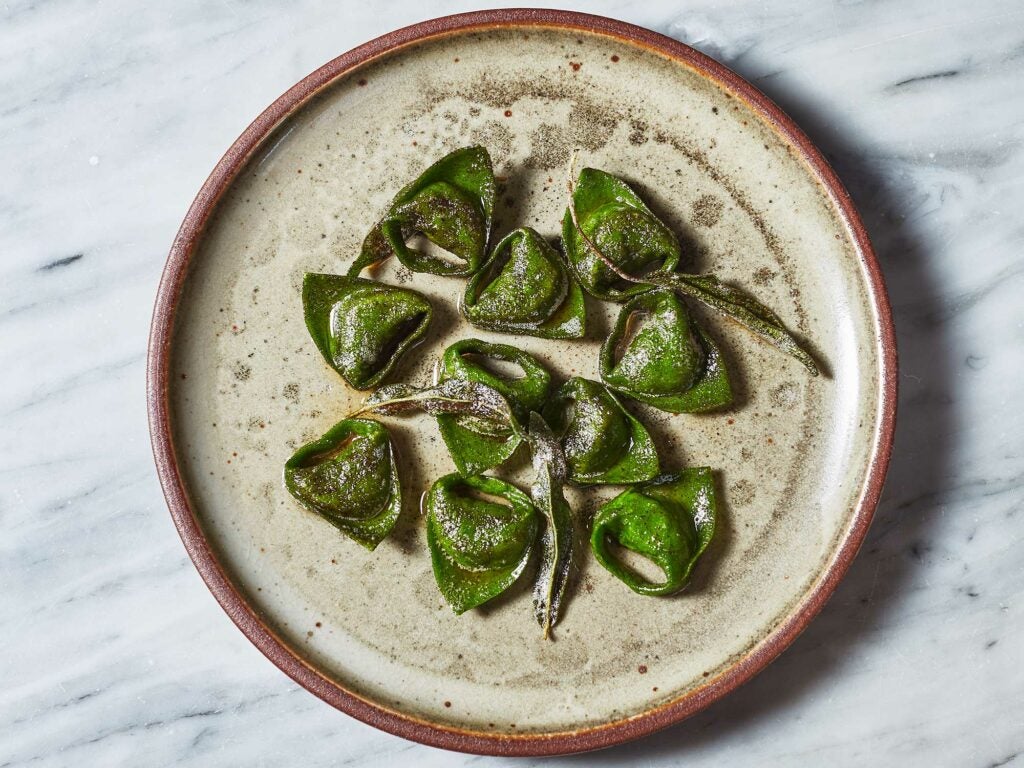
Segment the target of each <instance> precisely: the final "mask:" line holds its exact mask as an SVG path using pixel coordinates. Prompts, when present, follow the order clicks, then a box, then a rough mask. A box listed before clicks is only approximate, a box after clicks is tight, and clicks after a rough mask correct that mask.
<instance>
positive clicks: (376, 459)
mask: <svg viewBox="0 0 1024 768" xmlns="http://www.w3.org/2000/svg"><path fill="white" fill-rule="evenodd" d="M284 484H285V487H286V488H287V489H288V492H289V493H290V494H291V495H292V496H294V497H295V499H296V500H297V501H298V502H299V503H300V504H302V506H304V507H305V508H306V509H308V510H310V511H311V512H315V513H316V514H318V515H320V517H322V518H324V519H325V520H327V521H328V522H329V523H331V524H332V525H334V526H335V527H336V528H337V529H338V530H340V531H341V532H342V533H344V534H346V535H347V536H349V537H350V538H352V539H353V540H355V541H357V542H358V543H359V544H362V545H363V546H364V547H366V548H367V549H369V550H372V549H374V548H375V547H376V546H377V545H378V544H379V543H380V542H381V540H382V539H383V538H384V537H385V536H387V535H388V534H389V533H390V532H391V529H392V528H394V526H395V522H396V521H397V520H398V515H399V513H400V512H401V510H402V488H401V485H400V484H399V480H398V469H397V467H396V466H395V456H394V451H393V450H392V448H391V438H390V436H389V435H388V431H387V429H386V428H385V427H384V426H383V425H382V424H380V423H379V422H376V421H373V420H372V419H351V418H350V419H345V420H344V421H341V422H338V423H337V424H335V425H334V426H333V427H331V429H330V430H328V431H327V433H326V434H324V436H323V437H321V438H320V439H319V440H315V441H313V442H312V443H308V444H307V445H304V446H302V447H301V448H299V449H298V450H297V451H296V452H295V453H294V454H293V455H292V457H291V458H290V459H288V461H287V462H286V463H285V465H284Z"/></svg>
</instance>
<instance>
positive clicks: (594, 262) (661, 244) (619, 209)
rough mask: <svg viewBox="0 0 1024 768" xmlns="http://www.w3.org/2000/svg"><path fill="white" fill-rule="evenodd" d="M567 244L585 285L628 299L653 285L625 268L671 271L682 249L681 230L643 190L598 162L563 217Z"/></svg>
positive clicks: (581, 182)
mask: <svg viewBox="0 0 1024 768" xmlns="http://www.w3.org/2000/svg"><path fill="white" fill-rule="evenodd" d="M562 245H563V247H564V248H565V255H566V257H567V258H568V260H569V263H570V264H571V265H572V266H573V269H574V270H575V271H576V275H577V276H578V277H579V280H580V283H582V284H583V288H584V289H585V290H586V291H587V292H588V293H590V294H592V295H593V296H596V297H597V298H599V299H605V300H606V301H624V300H626V299H627V298H629V297H630V296H635V295H636V294H638V293H642V292H644V291H647V290H650V286H648V285H646V284H644V283H641V282H636V281H630V280H624V279H623V278H622V276H621V275H620V274H619V273H620V272H621V273H625V274H627V275H641V274H643V273H645V272H648V271H652V270H663V271H665V272H671V271H673V270H674V269H675V268H676V265H677V264H678V262H679V255H680V251H679V243H678V242H677V241H676V237H675V235H673V234H672V231H671V230H670V229H669V228H668V227H666V226H665V225H664V224H663V223H662V222H661V221H660V220H659V219H658V217H657V216H655V215H654V214H653V213H652V212H651V210H650V209H649V208H648V207H647V206H646V205H645V204H644V201H643V200H641V199H640V196H639V195H637V194H636V192H634V191H633V190H632V189H631V188H630V187H629V185H628V184H626V183H625V182H624V181H622V180H621V179H618V178H616V177H615V176H612V175H611V174H610V173H605V172H604V171H599V170H597V169H596V168H584V169H583V170H582V171H581V172H580V175H579V179H578V180H577V182H576V184H575V187H574V188H573V190H572V202H571V203H570V206H569V209H568V210H566V212H565V216H564V217H563V218H562ZM595 249H596V251H597V252H595ZM609 262H610V264H609Z"/></svg>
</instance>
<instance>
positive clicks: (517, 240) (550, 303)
mask: <svg viewBox="0 0 1024 768" xmlns="http://www.w3.org/2000/svg"><path fill="white" fill-rule="evenodd" d="M462 313H463V314H464V315H465V316H466V319H467V320H469V322H470V323H472V324H473V325H475V326H477V327H478V328H484V329H485V330H488V331H498V332H499V333H520V334H525V335H528V336H540V337H541V338H545V339H578V338H580V337H581V336H583V333H584V331H585V330H586V307H585V306H584V303H583V289H582V288H580V285H579V283H578V282H576V279H575V278H574V277H573V276H572V275H571V274H570V272H569V269H568V268H567V267H566V265H565V262H564V261H563V260H562V257H561V256H560V255H559V254H558V252H557V251H556V250H555V249H554V248H553V247H552V246H551V244H550V243H548V241H547V240H546V239H545V238H543V237H542V236H541V235H540V234H538V233H537V232H536V231H535V230H533V229H530V228H529V227H522V228H520V229H516V230H514V231H512V232H509V233H508V235H506V236H505V237H504V238H502V240H501V242H499V243H498V244H497V245H496V246H494V250H493V251H492V252H491V255H490V257H489V258H488V260H487V263H486V264H484V266H483V267H482V268H481V269H480V271H479V272H477V273H476V274H475V275H474V276H473V277H472V278H471V279H470V280H469V282H468V283H467V285H466V294H465V297H464V299H463V302H462Z"/></svg>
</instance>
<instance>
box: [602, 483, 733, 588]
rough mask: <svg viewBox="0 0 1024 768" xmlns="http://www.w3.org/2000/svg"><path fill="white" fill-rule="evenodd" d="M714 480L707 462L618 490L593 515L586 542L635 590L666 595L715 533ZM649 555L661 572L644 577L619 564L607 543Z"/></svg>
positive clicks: (682, 583)
mask: <svg viewBox="0 0 1024 768" xmlns="http://www.w3.org/2000/svg"><path fill="white" fill-rule="evenodd" d="M717 511H718V508H717V501H716V498H715V484H714V478H713V476H712V474H711V470H710V469H709V468H707V467H699V468H695V469H686V470H683V471H682V472H680V473H679V474H676V475H662V476H661V477H657V478H655V479H654V480H652V481H651V482H649V483H645V484H643V485H637V486H634V487H633V488H630V489H628V490H626V491H623V492H622V493H620V494H619V495H618V496H616V497H615V498H614V499H612V500H611V501H608V502H606V503H605V504H604V505H602V506H601V507H600V509H598V510H597V514H596V515H594V522H593V528H592V530H591V536H590V547H591V549H592V550H593V552H594V556H595V557H597V559H598V561H599V562H600V563H601V565H603V566H604V567H605V568H607V569H608V570H609V571H610V572H611V573H612V574H614V575H615V576H616V578H618V579H620V580H621V581H622V582H623V583H625V584H626V586H628V587H629V588H630V589H632V590H633V591H634V592H636V593H638V594H641V595H671V594H673V593H674V592H678V591H679V590H680V589H682V588H683V587H685V586H686V584H687V583H688V582H689V580H690V574H691V573H692V572H693V567H694V565H695V564H696V563H697V560H698V558H699V557H700V556H701V554H703V552H704V550H705V549H707V547H708V544H710V543H711V539H712V537H713V536H714V533H715V517H716V515H717ZM611 542H614V543H615V544H617V545H618V546H620V547H624V548H625V549H628V550H631V551H633V552H636V553H637V554H640V555H643V556H644V557H646V558H648V559H649V560H651V561H652V562H653V563H654V564H655V565H657V566H658V567H659V568H660V569H661V570H662V572H663V573H664V575H665V580H664V581H663V582H661V583H654V582H651V581H648V580H647V579H645V578H644V577H642V576H640V575H639V574H637V573H636V572H635V571H633V570H632V569H631V568H629V567H628V566H626V565H624V564H623V563H622V562H621V561H620V560H619V559H618V558H616V557H615V556H614V555H613V554H612V552H611V551H610V550H609V548H608V545H609V543H611Z"/></svg>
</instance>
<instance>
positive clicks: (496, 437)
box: [437, 339, 551, 475]
mask: <svg viewBox="0 0 1024 768" xmlns="http://www.w3.org/2000/svg"><path fill="white" fill-rule="evenodd" d="M495 361H497V362H504V363H511V364H512V365H514V366H516V367H517V368H519V369H520V370H521V371H522V373H523V375H522V376H521V377H517V378H509V377H506V376H504V375H502V374H501V373H499V372H497V371H494V370H492V369H491V368H490V367H488V366H489V365H494V364H495ZM439 380H440V381H441V382H442V383H443V382H447V381H469V382H475V383H478V384H483V385H485V386H487V387H489V388H491V389H493V390H495V391H497V392H498V393H499V394H501V395H502V396H503V397H504V398H505V400H506V402H507V403H508V405H509V407H510V408H511V409H512V413H513V416H514V418H515V421H516V423H518V424H526V423H527V421H528V419H529V413H530V411H539V410H540V409H541V407H542V406H543V404H544V402H545V400H546V399H547V396H548V393H549V392H550V390H551V374H549V373H548V372H547V370H546V369H545V368H544V366H542V365H541V364H540V363H539V362H537V360H536V359H535V358H534V357H533V356H532V355H529V354H527V353H526V352H523V351H522V350H519V349H516V348H515V347H513V346H510V345H508V344H491V343H488V342H486V341H480V340H479V339H464V340H462V341H457V342H455V343H454V344H452V345H451V346H450V347H448V349H446V350H445V352H444V355H443V356H442V358H441V369H440V373H439ZM437 425H438V428H439V429H440V432H441V438H442V439H443V440H444V443H445V445H446V446H447V447H448V451H449V453H451V455H452V460H453V461H454V462H455V466H456V468H457V469H458V470H459V472H460V473H461V474H463V475H476V474H479V473H481V472H484V471H486V470H488V469H490V468H492V467H496V466H498V465H499V464H501V463H503V462H505V461H507V460H508V459H509V458H510V457H511V456H512V454H513V453H515V450H516V448H518V447H519V445H520V444H521V443H522V436H521V435H520V434H517V432H516V430H515V429H513V428H512V427H511V426H506V425H502V424H497V425H496V422H495V420H493V419H481V418H479V417H476V416H474V415H472V414H465V415H461V414H455V415H449V414H444V415H440V416H438V418H437ZM496 427H497V428H496Z"/></svg>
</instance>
